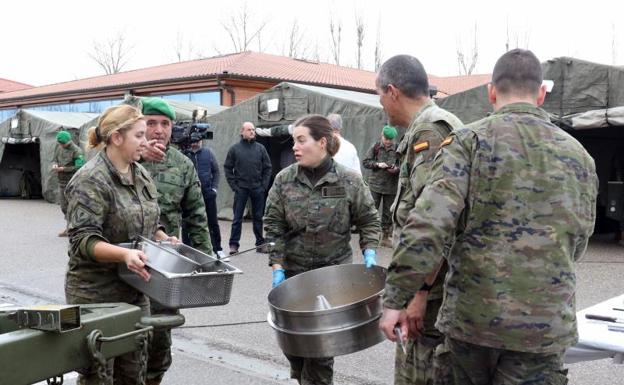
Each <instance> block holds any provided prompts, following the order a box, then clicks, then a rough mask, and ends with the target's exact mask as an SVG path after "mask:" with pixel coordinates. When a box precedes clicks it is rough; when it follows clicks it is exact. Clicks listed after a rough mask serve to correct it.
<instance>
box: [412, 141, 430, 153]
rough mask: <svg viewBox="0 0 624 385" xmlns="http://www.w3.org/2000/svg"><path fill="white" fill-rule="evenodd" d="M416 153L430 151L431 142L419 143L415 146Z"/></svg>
mask: <svg viewBox="0 0 624 385" xmlns="http://www.w3.org/2000/svg"><path fill="white" fill-rule="evenodd" d="M413 148H414V152H421V151H425V150H428V149H429V141H428V140H425V141H424V142H418V143H416V144H414V147H413Z"/></svg>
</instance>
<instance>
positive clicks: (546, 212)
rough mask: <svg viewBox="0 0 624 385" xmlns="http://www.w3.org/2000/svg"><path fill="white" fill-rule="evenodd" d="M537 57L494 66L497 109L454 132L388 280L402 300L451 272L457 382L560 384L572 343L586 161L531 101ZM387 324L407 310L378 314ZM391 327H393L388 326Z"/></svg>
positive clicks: (587, 223) (449, 318)
mask: <svg viewBox="0 0 624 385" xmlns="http://www.w3.org/2000/svg"><path fill="white" fill-rule="evenodd" d="M541 83H542V70H541V66H540V63H539V61H538V60H537V58H536V57H535V55H533V53H532V52H530V51H526V50H520V49H516V50H512V51H509V52H507V53H505V54H504V55H503V56H502V57H501V58H500V59H499V60H498V61H497V63H496V65H495V67H494V71H493V74H492V84H491V85H490V86H489V88H488V97H489V99H490V102H491V103H492V104H493V106H494V110H495V112H494V114H493V115H491V116H489V117H487V118H485V119H482V120H480V121H478V122H475V123H473V124H471V125H469V126H467V127H466V128H461V129H458V130H456V131H455V132H454V133H452V134H451V135H450V136H449V137H448V138H447V139H445V140H444V142H443V143H442V145H441V149H440V151H439V152H438V154H437V155H436V157H435V160H434V162H433V165H432V171H431V176H430V178H429V180H428V181H427V186H426V187H425V189H424V191H423V192H422V194H421V196H420V197H419V199H418V201H417V202H416V207H415V208H414V210H412V211H411V212H410V214H409V217H408V220H407V225H406V226H404V228H403V231H402V233H401V238H400V239H401V244H402V246H403V247H402V248H401V249H400V250H409V251H412V252H411V253H407V252H397V253H395V255H394V258H393V263H392V264H391V266H390V267H389V273H388V282H389V283H390V284H392V285H393V286H394V287H396V294H395V295H396V296H397V297H398V298H401V299H402V300H407V299H408V298H409V297H410V295H411V293H412V292H413V291H414V290H418V288H419V287H420V286H421V285H423V282H424V281H425V277H426V276H427V275H430V274H431V273H432V272H434V271H435V267H436V266H437V265H438V264H439V261H440V259H441V254H442V252H443V249H444V246H445V244H446V243H447V242H448V241H449V240H450V239H452V238H454V237H455V244H454V246H453V248H452V249H451V251H450V253H449V254H448V256H447V260H448V264H449V272H448V275H447V277H446V281H445V287H444V289H445V297H444V303H443V305H442V308H441V309H440V312H439V315H438V321H437V324H436V326H437V327H438V328H439V329H440V330H441V331H442V332H443V333H444V334H445V335H446V343H445V348H446V349H447V350H448V352H449V355H450V359H451V362H452V367H453V375H454V379H455V382H456V383H457V384H478V385H481V384H529V383H530V384H566V383H567V378H566V371H565V370H563V363H562V361H563V352H564V350H565V349H566V348H567V347H569V346H571V345H573V344H574V343H575V342H576V341H577V338H578V336H577V329H576V316H575V289H576V279H575V273H574V262H575V261H576V260H578V259H579V258H580V257H581V256H582V255H583V254H584V252H585V249H586V247H587V242H588V239H589V236H590V235H591V233H592V231H593V226H594V220H595V214H596V212H595V207H596V195H597V176H596V172H595V166H594V161H593V159H592V158H591V157H590V156H589V154H588V153H587V152H586V151H585V149H584V148H583V147H582V146H581V145H580V144H579V143H578V142H577V141H576V140H575V139H574V138H572V137H571V136H570V135H568V134H567V133H565V132H564V131H563V130H561V129H559V128H558V127H556V126H555V125H553V124H552V123H550V120H549V117H548V114H547V113H546V112H544V111H543V110H541V109H540V108H538V107H537V106H539V105H541V103H542V102H543V100H544V97H545V93H546V91H545V86H542V85H541ZM383 318H384V320H385V321H386V323H387V324H394V323H396V322H399V323H400V324H401V325H402V327H405V326H406V322H405V319H404V317H401V315H400V314H399V313H397V312H394V311H392V310H388V309H386V310H384V316H383ZM384 331H385V332H386V333H388V330H387V329H385V330H384Z"/></svg>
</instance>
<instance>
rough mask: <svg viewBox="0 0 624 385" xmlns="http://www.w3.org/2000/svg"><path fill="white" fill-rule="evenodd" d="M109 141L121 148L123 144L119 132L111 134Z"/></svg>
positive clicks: (121, 135)
mask: <svg viewBox="0 0 624 385" xmlns="http://www.w3.org/2000/svg"><path fill="white" fill-rule="evenodd" d="M110 139H111V143H113V144H114V145H115V146H121V145H122V144H123V140H124V138H123V134H122V133H121V132H119V131H115V132H113V133H112V135H111V136H110Z"/></svg>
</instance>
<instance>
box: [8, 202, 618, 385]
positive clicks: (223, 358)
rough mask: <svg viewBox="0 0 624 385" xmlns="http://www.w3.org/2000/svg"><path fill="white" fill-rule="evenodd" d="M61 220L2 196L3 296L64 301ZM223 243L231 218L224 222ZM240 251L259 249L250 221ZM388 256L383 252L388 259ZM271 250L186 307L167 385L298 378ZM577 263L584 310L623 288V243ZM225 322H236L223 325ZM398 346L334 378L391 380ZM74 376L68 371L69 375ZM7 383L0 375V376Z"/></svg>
mask: <svg viewBox="0 0 624 385" xmlns="http://www.w3.org/2000/svg"><path fill="white" fill-rule="evenodd" d="M62 226H63V220H62V215H61V213H60V210H59V209H58V206H55V205H52V204H48V203H46V202H43V201H21V200H0V234H1V237H2V238H1V240H2V242H1V245H0V266H2V268H1V269H0V302H10V301H13V302H16V303H20V304H27V303H28V302H30V303H44V302H48V303H49V302H63V301H64V298H63V280H64V273H65V269H66V265H67V252H66V249H67V239H66V238H58V237H57V236H56V235H57V233H58V232H59V231H60V230H61V229H62ZM221 232H222V235H223V238H224V240H225V241H224V244H225V245H226V244H227V237H228V236H229V222H222V224H221ZM243 234H244V239H243V240H242V242H241V249H243V248H248V247H253V236H252V235H251V228H250V226H249V224H248V223H246V224H245V226H244V228H243ZM389 258H390V255H389V253H388V251H387V250H384V251H383V252H382V253H381V258H380V263H381V264H383V265H387V263H388V261H389ZM266 262H267V258H266V255H263V254H256V253H253V252H252V253H249V254H245V255H241V256H239V257H237V258H236V259H233V260H232V263H233V264H234V265H235V266H237V267H239V268H240V269H242V270H243V271H244V274H243V275H242V276H238V277H236V279H235V280H234V289H233V292H232V299H231V302H230V303H229V304H228V305H226V306H221V307H213V308H199V309H192V310H185V311H183V313H184V315H185V316H186V320H187V322H186V325H185V326H184V327H183V328H180V329H176V330H175V331H174V364H173V366H172V368H171V370H170V371H169V373H168V374H167V376H166V377H165V381H164V384H188V385H194V384H198V385H199V384H206V383H211V384H229V385H232V384H280V383H281V384H293V383H294V382H293V381H291V380H288V378H287V377H288V366H287V361H286V360H285V359H284V358H283V356H282V354H281V351H280V350H279V348H278V346H277V344H276V341H275V338H274V336H273V332H272V330H271V328H270V327H269V326H268V325H267V324H266V323H265V322H264V320H265V319H266V315H267V311H268V306H267V303H266V293H268V291H269V289H270V285H271V273H270V269H269V267H268V266H267V265H266ZM577 268H578V308H579V309H581V308H584V307H588V306H590V305H593V304H595V303H597V302H600V301H603V300H606V299H608V298H610V297H613V296H616V295H619V294H622V293H624V280H623V279H622V276H623V275H624V249H623V248H620V247H618V246H616V245H614V244H611V243H608V242H606V241H594V242H592V244H591V246H590V248H589V251H588V254H587V256H586V258H585V259H584V260H583V261H582V262H580V263H579V264H578V266H577ZM223 324H236V325H230V326H223ZM392 366H393V346H392V344H390V343H388V342H385V343H382V344H379V345H377V346H375V347H373V348H370V349H367V350H365V351H362V352H359V353H356V354H352V355H349V356H343V357H338V358H337V359H336V364H335V369H336V381H335V382H336V384H390V383H392ZM569 369H570V383H571V384H582V385H584V384H601V385H615V384H620V383H621V379H622V378H623V376H624V366H621V365H613V364H611V362H610V360H601V361H594V362H585V363H581V364H575V365H570V366H569ZM72 377H73V376H72V375H71V374H70V375H68V376H67V378H68V379H69V381H66V383H73V381H72V380H71V378H72ZM0 382H1V381H0Z"/></svg>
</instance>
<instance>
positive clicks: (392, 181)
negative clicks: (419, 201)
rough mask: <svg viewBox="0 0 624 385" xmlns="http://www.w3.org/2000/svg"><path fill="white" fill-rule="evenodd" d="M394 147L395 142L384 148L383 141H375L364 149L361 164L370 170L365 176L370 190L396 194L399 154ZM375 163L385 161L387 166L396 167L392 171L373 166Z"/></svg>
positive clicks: (395, 146)
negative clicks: (366, 149)
mask: <svg viewBox="0 0 624 385" xmlns="http://www.w3.org/2000/svg"><path fill="white" fill-rule="evenodd" d="M396 149H397V145H396V144H393V145H392V147H390V148H389V149H386V147H385V146H384V145H383V143H381V142H377V143H375V144H374V145H372V146H371V148H369V149H368V151H366V155H364V160H363V161H362V164H363V165H364V167H365V168H367V169H369V170H371V171H370V174H369V175H368V178H366V180H367V182H368V187H369V188H370V190H371V191H373V192H376V193H379V194H396V191H397V182H398V180H399V174H398V167H399V155H398V154H397V152H396ZM377 163H386V164H387V165H388V166H392V165H395V166H396V167H397V169H395V170H394V172H390V171H388V169H383V168H378V167H377V166H375V164H377Z"/></svg>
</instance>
